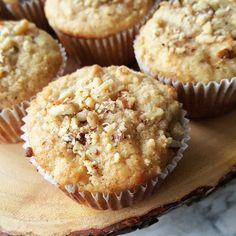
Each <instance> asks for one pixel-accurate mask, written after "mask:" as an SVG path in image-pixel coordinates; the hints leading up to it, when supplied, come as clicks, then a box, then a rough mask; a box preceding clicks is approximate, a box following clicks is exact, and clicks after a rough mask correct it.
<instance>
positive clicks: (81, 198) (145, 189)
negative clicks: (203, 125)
mask: <svg viewBox="0 0 236 236" xmlns="http://www.w3.org/2000/svg"><path fill="white" fill-rule="evenodd" d="M185 115H186V111H184V110H182V124H183V127H184V134H183V138H182V140H181V147H179V149H178V151H176V155H175V156H174V157H173V159H172V161H171V163H169V164H168V165H167V166H166V167H165V169H164V170H163V171H162V172H161V173H160V174H159V175H158V176H155V177H153V178H151V179H150V180H149V181H147V182H146V183H144V184H141V185H138V186H136V187H134V188H133V189H127V190H124V191H121V192H114V193H102V192H88V191H77V190H76V187H75V186H73V185H66V186H65V189H64V188H62V187H61V186H60V185H59V184H58V183H57V182H56V181H55V180H54V178H53V176H52V175H51V174H50V173H48V172H46V171H45V170H44V169H43V168H41V167H40V165H39V164H38V163H37V162H36V160H35V158H34V157H33V156H32V154H33V153H32V149H31V147H30V144H29V140H28V135H27V128H26V124H27V116H26V117H24V118H23V121H24V122H25V124H24V125H23V126H22V128H21V129H22V131H23V133H24V134H23V135H22V136H21V137H22V139H23V140H24V144H23V148H24V149H25V150H26V156H28V157H30V162H31V163H32V164H33V165H34V166H35V167H36V168H37V171H38V172H39V173H40V174H41V175H42V176H43V177H44V179H45V180H47V181H48V182H50V183H51V184H53V185H55V186H57V187H58V188H60V189H61V190H62V191H63V192H64V193H65V194H66V195H68V196H69V197H70V198H72V199H73V200H75V201H76V202H78V203H79V204H83V205H87V206H89V207H92V208H95V209H98V210H107V209H111V210H119V209H121V208H124V207H129V206H131V205H133V204H135V203H137V202H139V201H141V200H143V199H145V198H146V197H148V196H150V195H152V194H153V193H154V192H155V191H156V190H157V188H158V187H159V185H160V184H161V183H162V182H163V181H164V180H165V178H166V177H167V176H168V175H169V174H170V173H171V172H172V171H173V170H174V169H175V167H176V166H177V164H178V162H179V161H180V160H181V159H182V158H183V153H184V151H185V150H186V149H187V147H188V144H187V142H188V140H189V139H190V137H189V126H188V125H189V120H188V119H186V118H185Z"/></svg>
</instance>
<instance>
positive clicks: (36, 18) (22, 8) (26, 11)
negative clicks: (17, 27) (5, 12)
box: [6, 0, 53, 33]
mask: <svg viewBox="0 0 236 236" xmlns="http://www.w3.org/2000/svg"><path fill="white" fill-rule="evenodd" d="M44 4H45V0H31V1H24V2H21V1H18V2H16V3H8V4H6V6H7V8H8V9H9V11H10V12H11V14H12V15H13V16H15V18H16V19H24V18H25V19H27V20H29V21H31V22H34V23H35V24H36V25H37V27H39V28H41V29H43V30H45V31H48V32H49V33H52V32H53V31H52V28H51V27H50V26H49V24H48V21H47V18H46V16H45V13H44Z"/></svg>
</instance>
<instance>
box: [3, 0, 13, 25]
mask: <svg viewBox="0 0 236 236" xmlns="http://www.w3.org/2000/svg"><path fill="white" fill-rule="evenodd" d="M14 19H15V18H14V16H13V15H12V14H11V13H10V11H9V10H8V9H7V7H6V4H5V3H4V2H3V1H2V0H0V20H14Z"/></svg>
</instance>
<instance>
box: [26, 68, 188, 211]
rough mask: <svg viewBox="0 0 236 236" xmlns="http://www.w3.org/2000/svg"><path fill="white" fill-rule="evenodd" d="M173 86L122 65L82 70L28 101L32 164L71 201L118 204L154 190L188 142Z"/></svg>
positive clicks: (101, 205)
mask: <svg viewBox="0 0 236 236" xmlns="http://www.w3.org/2000/svg"><path fill="white" fill-rule="evenodd" d="M175 99H176V93H175V91H174V90H173V89H172V88H171V87H169V86H166V85H163V84H161V83H160V82H158V81H157V80H155V79H153V78H151V77H148V76H146V75H144V74H142V73H139V72H135V71H133V70H130V69H128V68H127V67H125V66H121V67H118V66H111V67H104V68H103V67H100V66H98V65H94V66H90V67H84V68H82V69H80V70H77V71H76V72H74V73H72V74H70V75H66V76H64V77H61V78H59V79H58V80H56V81H54V82H52V83H50V84H49V85H48V86H47V87H45V88H44V89H43V91H42V92H40V93H38V94H37V96H36V98H35V99H34V100H33V101H31V105H30V107H29V109H28V115H27V117H26V118H25V122H26V125H25V126H24V127H23V131H24V132H25V135H24V136H23V137H24V140H25V141H26V144H25V146H24V147H25V149H26V150H27V152H26V153H27V156H29V157H31V162H32V163H33V164H34V165H35V166H36V167H37V169H38V170H39V172H40V173H41V174H42V175H43V176H44V177H45V178H46V179H47V180H49V181H50V182H51V183H53V184H56V185H57V186H58V187H59V188H60V189H61V190H63V191H64V192H66V193H67V194H68V195H69V196H70V197H71V198H73V199H75V200H76V201H77V202H79V203H81V204H86V205H88V206H91V207H94V208H97V209H108V208H110V209H113V210H116V209H120V208H122V207H127V206H129V205H132V204H133V203H135V202H137V201H139V200H142V199H143V198H144V197H146V196H148V195H150V194H152V193H153V192H154V190H155V189H156V188H157V186H158V185H159V184H160V183H161V182H162V180H163V179H164V178H165V177H166V176H167V175H168V173H169V172H171V171H172V170H173V169H174V167H175V166H176V164H177V162H178V161H179V160H180V159H181V157H182V153H183V151H184V149H185V148H186V147H187V145H186V142H187V139H188V137H187V121H186V120H185V118H184V113H183V111H182V110H181V105H180V103H179V102H178V101H176V100H175Z"/></svg>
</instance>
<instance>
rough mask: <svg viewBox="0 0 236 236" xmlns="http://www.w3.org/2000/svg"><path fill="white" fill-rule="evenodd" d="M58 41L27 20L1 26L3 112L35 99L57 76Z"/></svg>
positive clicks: (0, 74)
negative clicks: (32, 98) (6, 108)
mask: <svg viewBox="0 0 236 236" xmlns="http://www.w3.org/2000/svg"><path fill="white" fill-rule="evenodd" d="M61 63H62V57H61V54H60V49H59V47H58V45H57V43H56V41H55V40H54V39H53V38H52V37H51V36H50V35H49V34H47V33H46V32H44V31H41V30H39V29H38V28H36V26H35V25H34V24H32V23H29V22H28V21H27V20H21V21H1V22H0V109H1V108H5V107H12V106H13V105H16V104H19V103H20V102H22V101H24V100H27V99H29V98H30V97H32V96H33V95H35V94H36V93H37V92H38V91H39V90H41V89H42V87H43V86H45V85H46V84H48V82H49V81H51V80H52V79H53V78H54V77H55V76H56V74H57V72H58V70H59V68H60V65H61Z"/></svg>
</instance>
